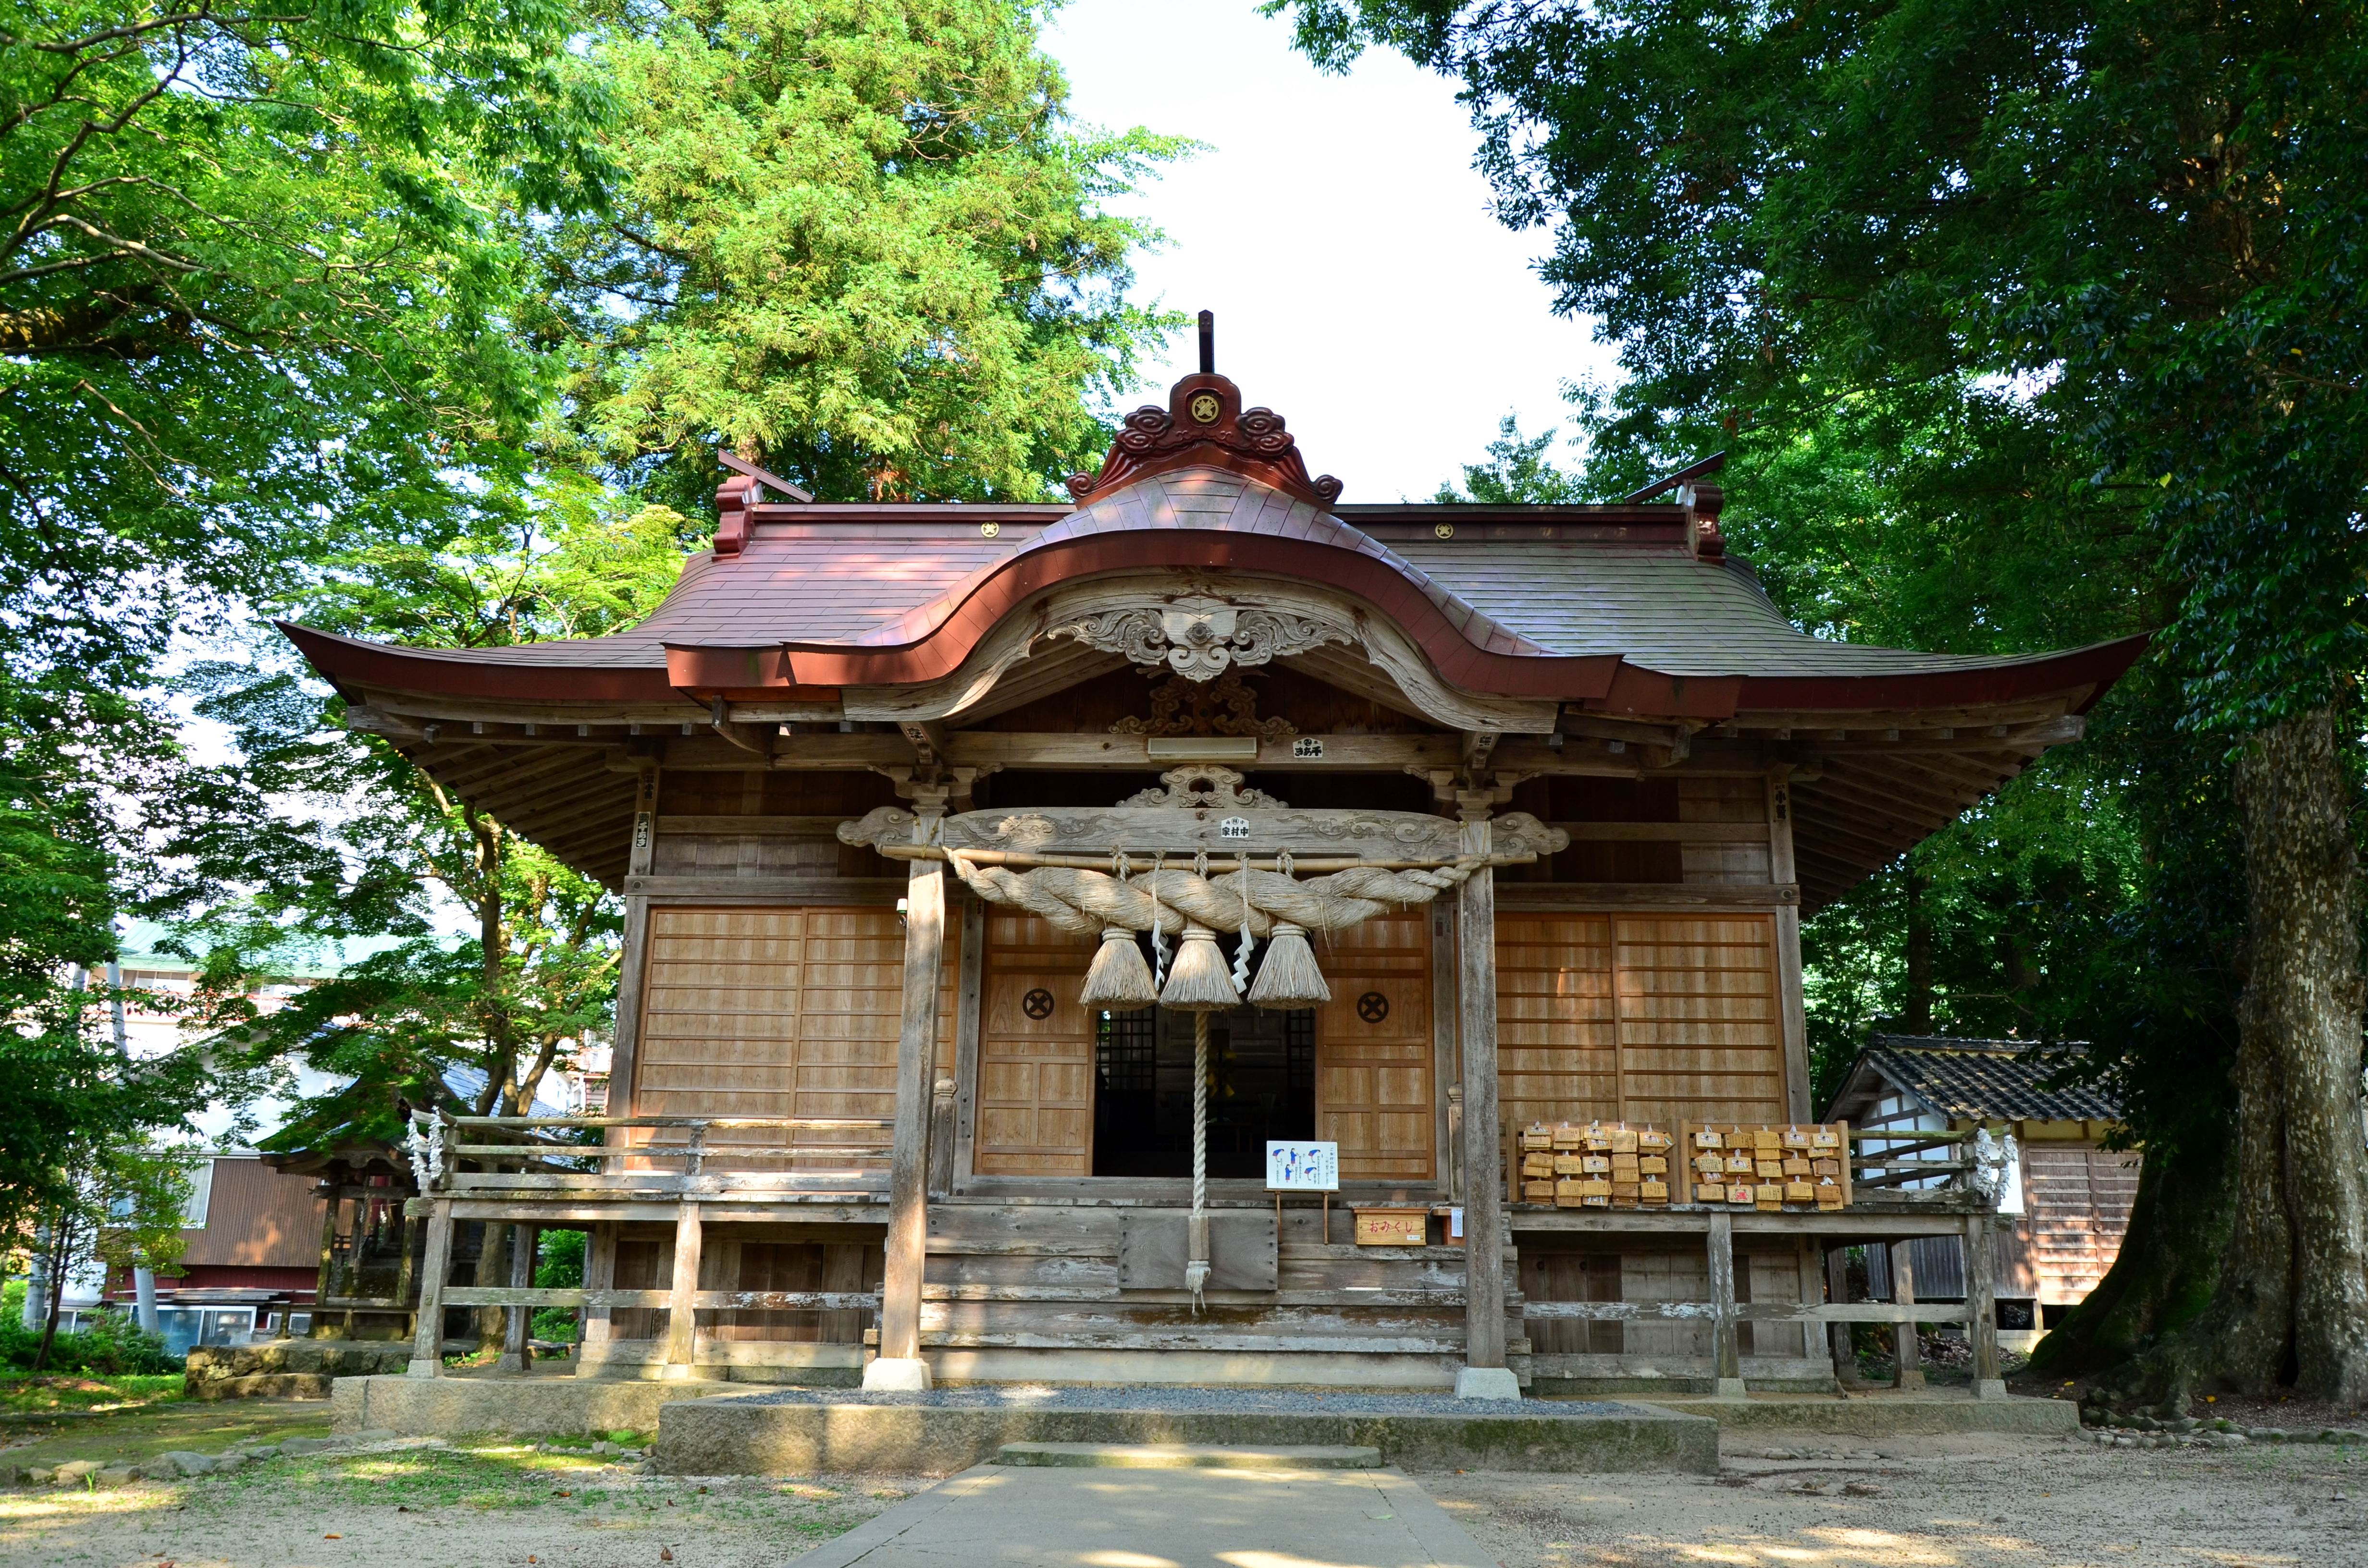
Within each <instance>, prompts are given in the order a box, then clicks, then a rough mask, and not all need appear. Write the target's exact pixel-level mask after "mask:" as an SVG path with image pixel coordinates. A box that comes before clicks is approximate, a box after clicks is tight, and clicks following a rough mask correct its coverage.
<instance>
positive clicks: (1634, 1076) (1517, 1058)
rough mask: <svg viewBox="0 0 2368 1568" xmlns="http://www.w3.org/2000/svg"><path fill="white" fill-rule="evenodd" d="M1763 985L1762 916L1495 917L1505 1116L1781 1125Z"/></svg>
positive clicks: (1770, 974)
mask: <svg viewBox="0 0 2368 1568" xmlns="http://www.w3.org/2000/svg"><path fill="white" fill-rule="evenodd" d="M1777 982H1778V974H1777V954H1776V929H1775V917H1774V916H1773V915H1759V914H1731V915H1730V914H1721V915H1691V914H1689V915H1663V914H1636V915H1626V914H1621V915H1612V914H1600V915H1599V914H1570V915H1563V914H1553V915H1543V914H1529V913H1521V914H1508V915H1499V916H1498V917H1497V1062H1498V1067H1497V1071H1498V1074H1499V1077H1498V1095H1499V1097H1500V1104H1501V1105H1502V1107H1503V1111H1504V1116H1505V1119H1507V1120H1508V1121H1510V1122H1516V1123H1518V1124H1520V1125H1527V1124H1528V1123H1530V1122H1532V1121H1547V1122H1552V1121H1564V1120H1569V1121H1588V1120H1593V1119H1597V1118H1601V1119H1604V1120H1612V1119H1626V1120H1629V1121H1649V1122H1652V1123H1654V1124H1656V1125H1657V1126H1662V1127H1674V1126H1676V1124H1677V1123H1678V1122H1679V1121H1681V1120H1682V1121H1725V1120H1734V1121H1781V1120H1782V1119H1784V1115H1785V1111H1784V1039H1783V1024H1782V1006H1781V1000H1780V996H1781V994H1780V991H1779V987H1778V983H1777Z"/></svg>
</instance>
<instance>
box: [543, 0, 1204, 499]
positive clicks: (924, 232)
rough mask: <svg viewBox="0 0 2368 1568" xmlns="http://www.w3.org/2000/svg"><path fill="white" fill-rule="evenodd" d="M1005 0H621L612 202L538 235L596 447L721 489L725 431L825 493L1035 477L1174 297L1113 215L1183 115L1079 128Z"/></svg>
mask: <svg viewBox="0 0 2368 1568" xmlns="http://www.w3.org/2000/svg"><path fill="white" fill-rule="evenodd" d="M1040 17H1041V12H1040V10H1039V8H1038V7H1037V6H1034V5H1030V4H1019V3H1014V0H899V3H892V4H887V5H878V4H870V3H857V0H678V3H677V4H675V5H673V6H668V7H665V8H660V7H657V6H637V5H622V4H618V5H611V6H607V7H605V8H604V10H603V14H602V16H601V17H600V27H599V31H598V41H597V43H596V45H595V46H594V49H593V51H592V60H593V66H594V69H595V70H596V71H597V73H598V74H599V75H600V77H601V78H602V79H603V80H604V81H605V82H607V83H609V85H611V86H612V87H613V89H614V91H615V93H616V96H617V98H618V101H619V104H620V115H621V118H620V123H619V128H618V131H617V132H616V134H615V137H614V139H613V141H612V142H610V144H609V147H610V151H611V153H612V154H613V156H614V157H615V158H616V160H617V163H618V165H620V168H621V169H622V170H623V177H622V179H621V181H620V184H619V187H618V195H617V204H616V207H615V210H614V216H613V218H611V219H609V220H608V221H605V222H589V223H582V224H571V225H567V226H564V227H562V228H559V229H557V230H555V231H553V232H552V233H551V234H550V235H549V236H548V237H547V243H544V244H541V245H540V246H539V247H538V252H537V254H538V258H539V260H540V262H541V265H542V267H544V269H545V276H546V278H548V280H549V285H548V290H547V291H546V292H545V293H544V294H543V295H542V296H541V307H542V308H541V310H540V311H538V312H536V313H534V314H532V315H529V317H527V318H525V323H524V324H525V325H526V326H527V328H528V330H529V332H530V333H531V334H533V335H536V336H537V337H538V338H540V339H541V341H544V342H546V343H548V344H550V345H551V346H552V347H554V348H557V349H561V350H563V351H564V352H565V353H567V354H568V355H570V356H572V357H573V358H574V362H575V365H576V367H577V372H576V375H575V378H574V380H573V381H572V382H571V383H570V385H569V388H568V397H569V422H570V425H571V426H572V427H573V429H574V430H575V432H576V434H577V437H579V438H580V439H581V441H582V442H583V443H584V449H585V451H586V457H587V459H588V460H597V461H600V462H606V463H609V464H614V465H616V466H617V468H618V469H619V470H620V471H621V472H625V473H627V474H646V473H647V471H649V470H652V469H659V470H663V471H664V472H662V473H660V474H657V475H656V476H655V477H654V478H652V479H650V480H649V482H650V483H656V484H658V486H659V488H658V489H657V490H655V491H652V492H650V494H653V495H655V497H656V498H659V499H664V500H668V501H671V502H673V503H674V504H675V505H677V506H681V507H683V508H684V509H685V510H689V509H691V508H692V507H693V506H704V505H705V496H706V494H707V492H708V491H709V490H710V489H711V488H712V485H713V483H714V478H715V474H716V470H715V468H714V466H713V462H712V452H713V449H714V448H715V446H716V445H717V444H718V443H721V444H723V445H725V446H729V447H733V448H735V449H738V450H739V451H741V452H742V453H743V454H744V455H746V456H749V457H761V458H762V459H763V460H765V462H766V463H767V464H768V466H769V467H770V468H771V469H772V470H773V471H774V472H779V473H781V474H783V475H785V476H786V477H788V478H790V479H791V480H793V481H795V482H797V483H803V485H805V486H806V487H807V488H809V489H811V490H812V491H814V493H815V494H819V495H821V496H823V497H824V498H825V499H830V500H865V499H982V498H989V497H1002V498H1007V499H1012V498H1016V499H1025V500H1033V499H1037V498H1038V497H1040V496H1042V495H1043V494H1045V493H1046V491H1047V489H1048V487H1050V486H1053V485H1056V484H1057V483H1058V482H1059V481H1060V480H1061V479H1063V478H1064V477H1065V476H1066V475H1067V474H1068V473H1069V472H1072V471H1073V470H1075V469H1077V468H1079V467H1082V466H1089V464H1090V461H1091V460H1094V459H1098V458H1099V456H1100V455H1101V450H1102V447H1103V444H1104V442H1105V440H1106V438H1107V432H1106V429H1105V426H1103V424H1102V423H1101V421H1100V420H1099V418H1098V417H1097V412H1098V407H1097V405H1098V404H1100V403H1106V402H1108V401H1109V400H1110V398H1112V397H1114V396H1115V395H1116V394H1118V393H1119V392H1122V391H1124V390H1125V389H1126V388H1127V386H1128V385H1129V384H1131V383H1132V381H1133V375H1134V365H1135V357H1136V355H1137V353H1138V351H1139V350H1140V349H1141V348H1143V347H1144V346H1145V345H1146V344H1148V343H1149V342H1150V341H1151V340H1152V339H1153V338H1155V337H1156V335H1159V334H1160V333H1161V332H1163V331H1165V330H1167V329H1168V328H1169V327H1171V326H1172V325H1173V324H1174V321H1173V319H1172V318H1170V317H1167V316H1160V315H1155V314H1153V313H1150V312H1145V311H1144V310H1142V309H1140V308H1138V307H1135V306H1133V305H1131V304H1129V303H1128V302H1127V301H1126V300H1125V298H1124V290H1125V289H1126V287H1127V285H1128V284H1129V283H1130V282H1131V281H1132V274H1131V271H1130V269H1129V260H1130V256H1131V254H1132V252H1133V249H1134V248H1135V247H1136V246H1138V245H1140V244H1144V243H1145V242H1146V241H1148V240H1149V239H1151V238H1152V237H1153V236H1152V235H1151V234H1150V233H1148V232H1147V231H1145V230H1144V228H1143V227H1142V226H1141V225H1139V224H1137V223H1135V222H1132V221H1130V220H1126V219H1121V218H1119V217H1115V216H1113V215H1111V214H1110V212H1109V211H1108V210H1105V209H1104V207H1103V205H1102V203H1103V201H1104V200H1105V199H1107V198H1108V197H1110V196H1111V195H1114V194H1116V193H1118V192H1121V191H1122V190H1124V189H1125V188H1126V187H1128V185H1129V184H1130V183H1131V182H1132V181H1133V180H1135V179H1137V178H1139V177H1141V176H1143V175H1144V173H1145V172H1147V171H1148V170H1149V169H1150V168H1151V167H1152V166H1154V165H1156V163H1157V162H1158V161H1159V160H1161V159H1164V158H1167V157H1169V156H1172V155H1174V154H1176V153H1178V152H1179V151H1181V150H1182V149H1183V146H1184V144H1183V143H1181V142H1178V141H1176V140H1175V139H1173V138H1167V137H1159V136H1153V135H1150V134H1148V133H1147V132H1144V131H1139V130H1138V131H1130V132H1127V133H1124V134H1121V135H1116V136H1106V135H1101V134H1099V133H1090V132H1086V131H1080V130H1078V129H1077V128H1076V127H1075V126H1074V125H1073V124H1072V123H1071V122H1070V121H1069V119H1068V118H1067V115H1066V111H1065V108H1064V99H1065V97H1066V87H1065V85H1064V83H1063V81H1062V79H1061V75H1060V72H1059V69H1058V67H1057V66H1055V65H1054V63H1053V62H1052V61H1051V60H1050V59H1048V58H1047V57H1046V56H1045V55H1044V54H1043V53H1042V51H1040V50H1039V49H1038V47H1037V38H1036V34H1037V28H1038V25H1039V21H1040Z"/></svg>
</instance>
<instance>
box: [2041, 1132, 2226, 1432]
mask: <svg viewBox="0 0 2368 1568" xmlns="http://www.w3.org/2000/svg"><path fill="white" fill-rule="evenodd" d="M2228 1171H2229V1157H2228V1146H2227V1145H2226V1143H2214V1144H2209V1145H2206V1146H2204V1147H2203V1148H2182V1149H2176V1150H2170V1151H2167V1152H2162V1153H2157V1152H2155V1151H2151V1150H2149V1151H2148V1152H2147V1153H2146V1164H2145V1165H2144V1166H2143V1167H2142V1168H2141V1169H2140V1170H2139V1172H2138V1191H2137V1198H2136V1199H2135V1201H2134V1202H2133V1203H2132V1204H2131V1206H2130V1228H2129V1230H2128V1232H2127V1233H2125V1234H2124V1235H2123V1238H2122V1250H2121V1252H2120V1253H2119V1254H2118V1255H2117V1256H2115V1257H2114V1259H2113V1267H2112V1268H2110V1269H2108V1270H2106V1272H2105V1277H2104V1278H2102V1279H2100V1280H2099V1281H2098V1282H2097V1288H2096V1289H2095V1290H2091V1291H2089V1295H2088V1298H2087V1299H2086V1300H2084V1301H2081V1303H2080V1304H2079V1305H2078V1306H2077V1307H2075V1308H2073V1309H2072V1311H2071V1312H2069V1313H2067V1314H2066V1317H2065V1319H2064V1321H2063V1322H2062V1323H2060V1324H2056V1326H2055V1328H2054V1329H2053V1330H2051V1331H2050V1332H2049V1333H2048V1335H2047V1337H2046V1338H2044V1339H2043V1340H2041V1341H2040V1342H2039V1344H2038V1346H2037V1347H2036V1348H2034V1349H2033V1350H2032V1353H2031V1369H2032V1371H2033V1372H2036V1373H2038V1374H2040V1375H2041V1376H2043V1377H2051V1378H2072V1377H2081V1376H2086V1375H2089V1374H2092V1373H2098V1372H2104V1371H2109V1370H2112V1369H2117V1368H2121V1367H2123V1365H2124V1364H2126V1363H2128V1362H2129V1361H2131V1360H2132V1358H2135V1357H2137V1356H2139V1355H2140V1354H2141V1353H2142V1352H2143V1351H2145V1350H2146V1348H2147V1347H2148V1346H2152V1345H2154V1344H2156V1343H2157V1342H2159V1341H2161V1340H2162V1339H2163V1338H2164V1337H2165V1336H2166V1335H2171V1334H2174V1333H2176V1332H2177V1331H2178V1330H2180V1328H2183V1327H2185V1326H2186V1325H2187V1324H2191V1323H2193V1322H2195V1321H2196V1320H2197V1319H2199V1318H2201V1317H2202V1316H2203V1312H2204V1310H2205V1309H2206V1308H2207V1307H2209V1306H2210V1305H2211V1304H2212V1301H2213V1297H2214V1287H2215V1286H2216V1285H2217V1284H2218V1283H2219V1279H2220V1259H2221V1254H2222V1251H2223V1249H2224V1248H2225V1247H2226V1245H2227V1242H2228V1227H2229V1222H2230V1221H2231V1219H2232V1218H2233V1209H2232V1206H2231V1204H2230V1202H2229V1199H2230V1196H2231V1195H2230V1191H2229V1185H2228ZM2177 1370H2178V1369H2173V1368H2169V1367H2166V1368H2162V1369H2158V1370H2157V1369H2146V1370H2143V1371H2141V1372H2140V1373H2139V1374H2138V1376H2139V1378H2140V1380H2141V1381H2143V1379H2144V1378H2145V1377H2146V1375H2148V1374H2149V1373H2151V1374H2152V1375H2153V1376H2154V1377H2155V1378H2156V1381H2157V1382H2159V1383H2162V1384H2165V1385H2167V1384H2168V1383H2169V1381H2172V1377H2171V1374H2173V1373H2175V1372H2176V1371H2177ZM2135 1392H2138V1393H2139V1397H2140V1401H2141V1402H2142V1403H2158V1402H2159V1401H2160V1400H2162V1399H2164V1398H2170V1399H2172V1400H2174V1402H2181V1403H2183V1400H2184V1394H2183V1393H2174V1392H2172V1391H2171V1390H2170V1389H2169V1387H2168V1386H2164V1387H2158V1388H2154V1389H2140V1390H2138V1391H2135Z"/></svg>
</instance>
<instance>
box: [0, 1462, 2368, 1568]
mask: <svg viewBox="0 0 2368 1568" xmlns="http://www.w3.org/2000/svg"><path fill="white" fill-rule="evenodd" d="M1779 1449H1781V1450H1784V1451H1789V1452H1792V1453H1796V1454H1800V1455H1803V1456H1804V1457H1802V1458H1799V1459H1789V1460H1771V1459H1769V1458H1766V1457H1764V1456H1765V1455H1766V1454H1767V1453H1768V1452H1770V1450H1779ZM1811 1456H1816V1457H1811ZM1828 1456H1830V1457H1828ZM1417 1480H1418V1481H1419V1482H1420V1483H1422V1485H1423V1487H1424V1489H1425V1490H1426V1491H1428V1492H1429V1494H1431V1495H1432V1496H1433V1497H1435V1498H1437V1499H1438V1500H1439V1502H1440V1505H1441V1506H1444V1507H1445V1508H1446V1509H1447V1510H1448V1512H1449V1513H1450V1514H1451V1515H1452V1516H1453V1517H1455V1518H1456V1519H1457V1520H1458V1521H1459V1522H1461V1523H1462V1524H1463V1526H1464V1528H1467V1529H1469V1530H1470V1531H1471V1532H1472V1533H1473V1534H1474V1536H1475V1537H1477V1538H1478V1539H1479V1540H1480V1541H1481V1543H1482V1544H1483V1545H1484V1546H1485V1547H1486V1548H1487V1549H1488V1551H1489V1552H1490V1554H1491V1555H1493V1556H1495V1557H1497V1558H1498V1559H1500V1560H1501V1561H1502V1562H1503V1563H1504V1564H1505V1565H1506V1568H2009V1565H2010V1568H2152V1565H2155V1564H2165V1565H2169V1568H2188V1565H2193V1568H2368V1451H2363V1450H2357V1449H2338V1448H2331V1447H2318V1446H2307V1447H2305V1446H2296V1447H2291V1448H2284V1447H2275V1448H2273V1447H2260V1448H2248V1449H2203V1450H2192V1449H2189V1450H2180V1449H2098V1448H2095V1447H2092V1446H2090V1445H2089V1444H2086V1443H2076V1442H2074V1441H2072V1440H2070V1439H2067V1438H2061V1437H1955V1438H1934V1437H1925V1438H1900V1439H1888V1440H1884V1441H1882V1442H1879V1443H1870V1442H1865V1441H1862V1440H1860V1439H1853V1438H1846V1437H1814V1436H1806V1435H1793V1434H1783V1433H1751V1434H1744V1435H1739V1436H1736V1437H1732V1438H1731V1439H1730V1441H1729V1443H1728V1445H1727V1448H1726V1451H1725V1458H1724V1464H1723V1467H1722V1473H1721V1474H1720V1475H1719V1476H1718V1477H1716V1478H1715V1479H1713V1478H1710V1477H1700V1478H1695V1477H1677V1476H1645V1477H1633V1478H1632V1477H1614V1476H1570V1477H1558V1476H1548V1475H1529V1474H1524V1475H1508V1474H1501V1473H1490V1472H1478V1471H1475V1472H1472V1473H1468V1474H1455V1475H1429V1474H1427V1475H1422V1476H1419V1477H1417ZM927 1484H928V1483H927V1482H923V1481H918V1480H914V1479H911V1478H897V1477H879V1476H867V1477H862V1478H860V1479H850V1478H845V1477H838V1478H828V1479H823V1480H813V1481H800V1480H785V1479H780V1478H767V1479H734V1480H713V1479H711V1480H708V1481H705V1482H701V1481H698V1480H686V1479H683V1478H680V1477H663V1476H643V1475H639V1474H637V1473H635V1472H633V1471H631V1470H629V1469H625V1468H621V1467H619V1466H615V1465H609V1464H602V1463H598V1462H597V1461H595V1460H592V1459H591V1457H590V1456H588V1455H586V1454H583V1453H580V1452H578V1453H572V1454H571V1453H538V1452H535V1451H534V1450H533V1449H531V1448H529V1447H527V1446H525V1445H521V1444H518V1443H502V1442H496V1441H494V1440H491V1439H487V1440H485V1441H483V1442H480V1443H473V1444H472V1443H467V1442H457V1443H454V1444H451V1445H449V1446H429V1445H418V1444H414V1445H405V1446H400V1447H391V1448H386V1449H379V1450H376V1451H370V1452H362V1453H353V1454H342V1455H336V1454H321V1455H313V1456H309V1457H306V1458H303V1459H297V1460H272V1461H269V1462H267V1463H265V1464H262V1465H258V1466H256V1467H253V1468H250V1469H248V1470H245V1471H239V1472H237V1473H235V1474H233V1475H229V1476H221V1477H205V1478H201V1479H199V1480H195V1481H188V1482H182V1483H173V1484H168V1485H166V1484H160V1485H140V1486H133V1487H131V1488H128V1489H125V1490H122V1491H115V1492H107V1491H101V1492H87V1491H85V1492H72V1491H59V1490H28V1491H14V1492H0V1563H8V1564H16V1563H26V1564H31V1563H37V1562H38V1563H41V1564H45V1565H47V1564H57V1565H59V1568H135V1565H138V1568H165V1565H167V1564H169V1565H171V1568H365V1565H367V1568H381V1565H382V1564H385V1563H389V1562H400V1563H402V1564H404V1568H495V1565H499V1568H511V1565H515V1564H529V1565H531V1568H544V1565H549V1568H642V1565H644V1564H660V1563H667V1564H679V1565H680V1568H778V1565H780V1564H784V1563H787V1562H791V1561H793V1560H794V1559H795V1558H796V1557H797V1556H798V1555H799V1554H800V1553H801V1552H803V1551H805V1550H807V1549H808V1548H810V1547H812V1546H814V1545H816V1544H818V1543H819V1542H821V1541H823V1540H828V1539H830V1538H831V1537H834V1536H836V1535H838V1534H840V1533H841V1532H843V1531H845V1530H848V1529H851V1528H854V1527H855V1526H856V1525H858V1524H860V1523H861V1522H862V1521H863V1520H865V1519H867V1518H870V1517H871V1516H872V1515H874V1514H876V1513H879V1512H880V1511H881V1510H882V1509H884V1508H886V1507H888V1506H892V1505H893V1504H894V1503H896V1502H898V1501H900V1500H902V1499H903V1498H905V1497H906V1496H908V1495H910V1494H912V1493H914V1492H915V1491H916V1490H918V1489H920V1488H921V1487H923V1486H925V1485H927ZM1158 1550H1159V1549H1158V1544H1157V1543H1156V1542H1150V1541H1146V1542H1144V1543H1143V1545H1142V1548H1141V1551H1143V1552H1144V1553H1148V1554H1154V1555H1147V1556H1142V1557H1136V1556H1134V1555H1133V1554H1130V1555H1129V1561H1130V1562H1164V1561H1165V1560H1164V1559H1159V1558H1157V1557H1156V1553H1157V1551H1158ZM667 1554H670V1555H667ZM1293 1568H1331V1565H1329V1564H1321V1563H1315V1562H1308V1563H1298V1562H1296V1560H1294V1564H1293ZM1360 1568H1401V1565H1398V1564H1386V1565H1360Z"/></svg>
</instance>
